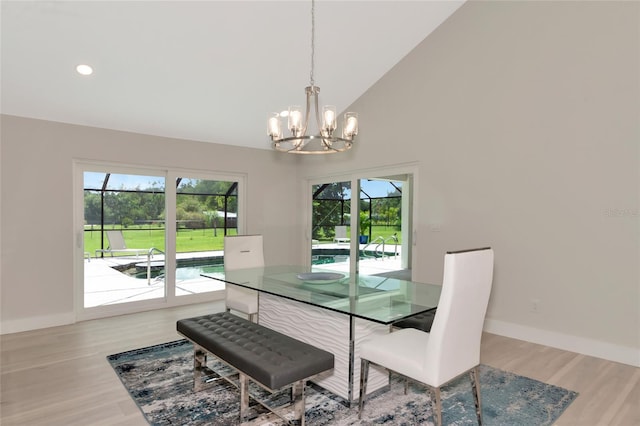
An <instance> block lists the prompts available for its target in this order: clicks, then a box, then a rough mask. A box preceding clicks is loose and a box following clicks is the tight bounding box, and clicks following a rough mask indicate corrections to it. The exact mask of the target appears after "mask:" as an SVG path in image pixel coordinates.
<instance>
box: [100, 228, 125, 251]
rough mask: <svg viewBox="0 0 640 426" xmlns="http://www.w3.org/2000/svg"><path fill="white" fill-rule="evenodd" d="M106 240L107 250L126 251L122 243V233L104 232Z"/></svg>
mask: <svg viewBox="0 0 640 426" xmlns="http://www.w3.org/2000/svg"><path fill="white" fill-rule="evenodd" d="M105 233H106V234H107V240H109V250H126V248H127V246H126V244H125V243H124V235H122V231H105Z"/></svg>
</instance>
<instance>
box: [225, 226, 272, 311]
mask: <svg viewBox="0 0 640 426" xmlns="http://www.w3.org/2000/svg"><path fill="white" fill-rule="evenodd" d="M259 267H264V250H263V245H262V235H234V236H225V237H224V271H225V272H228V271H233V270H237V269H242V268H259ZM225 307H226V310H227V312H230V311H231V310H234V311H238V312H242V313H244V314H246V315H247V316H248V317H249V320H250V321H253V322H256V321H257V314H258V293H257V292H256V291H255V290H251V289H248V288H244V287H239V286H236V285H233V284H229V283H227V284H226V285H225Z"/></svg>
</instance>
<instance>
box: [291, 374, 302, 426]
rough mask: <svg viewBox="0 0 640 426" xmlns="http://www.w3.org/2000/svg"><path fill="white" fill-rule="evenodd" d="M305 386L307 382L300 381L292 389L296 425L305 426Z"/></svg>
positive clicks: (294, 422)
mask: <svg viewBox="0 0 640 426" xmlns="http://www.w3.org/2000/svg"><path fill="white" fill-rule="evenodd" d="M304 385H305V380H299V381H297V382H295V383H294V384H293V386H292V387H291V397H292V399H293V401H292V403H293V404H292V405H293V421H292V423H293V424H294V425H300V426H304V411H305V410H304V400H305V398H304Z"/></svg>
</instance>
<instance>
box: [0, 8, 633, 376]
mask: <svg viewBox="0 0 640 426" xmlns="http://www.w3.org/2000/svg"><path fill="white" fill-rule="evenodd" d="M639 16H640V4H639V3H637V2H537V1H535V2H524V1H518V2H488V1H477V2H468V3H467V4H465V5H464V6H463V7H462V8H460V9H459V10H458V11H457V12H456V14H454V15H453V16H452V17H451V18H450V19H449V20H448V21H447V22H445V23H444V24H443V25H442V26H441V27H440V28H439V29H438V30H437V31H436V32H435V33H434V34H432V35H431V36H430V37H429V38H428V39H427V40H426V41H425V42H423V43H422V44H420V45H419V46H418V47H417V48H416V49H415V51H413V52H412V53H411V54H409V55H408V56H407V57H406V58H405V59H404V60H403V61H402V62H401V63H400V64H399V65H398V66H397V67H395V68H394V69H393V70H391V71H390V72H389V73H388V74H387V75H386V76H385V77H383V78H382V79H381V80H380V81H379V82H378V83H377V84H376V85H375V86H374V87H373V88H372V89H371V90H369V91H368V92H367V93H366V94H365V95H363V96H362V97H361V98H360V99H359V100H358V101H357V102H355V103H354V105H353V108H352V109H353V110H355V111H357V112H359V114H360V123H361V133H360V136H359V140H358V142H357V146H356V147H355V148H354V149H353V150H352V151H351V152H348V153H346V154H338V155H335V156H320V157H315V156H311V157H308V158H294V159H293V158H291V157H290V156H286V155H282V154H277V153H273V152H269V151H256V150H246V149H239V148H232V147H224V146H219V145H212V144H203V143H197V142H189V141H178V140H171V139H163V138H158V137H151V136H142V135H135V134H129V133H122V132H115V131H109V130H101V129H91V128H83V127H78V126H67V125H61V124H56V123H49V122H42V121H36V120H27V119H20V118H15V117H2V138H1V142H0V143H1V144H2V146H1V155H2V158H1V165H2V170H1V177H0V182H1V184H2V211H1V213H0V219H1V220H2V222H1V227H0V228H1V229H2V234H1V238H2V239H1V245H0V248H1V250H2V253H1V256H2V258H1V259H2V261H1V271H0V280H1V285H2V289H1V291H0V298H1V303H2V305H1V308H2V313H1V319H2V321H3V322H4V321H18V320H21V319H25V318H33V317H37V316H44V317H45V318H49V319H54V318H64V317H65V316H66V315H68V314H69V313H72V312H73V288H72V285H73V284H72V270H71V265H72V257H71V250H72V229H71V226H72V223H71V220H72V219H71V216H72V210H71V208H72V206H71V202H72V197H71V163H72V159H73V158H83V159H99V160H100V159H102V160H107V161H123V162H126V163H131V162H132V161H133V160H135V161H136V162H138V161H139V162H140V163H141V164H147V165H150V166H162V165H170V166H173V167H182V168H196V169H198V168H201V169H207V170H223V171H235V172H246V173H248V175H249V182H248V190H249V194H248V200H249V206H248V207H249V218H248V232H251V233H263V234H265V237H266V238H265V244H266V248H267V262H268V263H282V262H288V261H292V262H295V261H297V260H299V259H300V258H301V252H302V249H303V248H304V247H305V244H306V243H305V242H304V239H303V233H302V227H303V226H302V224H303V218H301V217H299V216H300V215H295V214H292V213H291V212H295V211H302V207H303V206H302V205H301V199H302V197H300V194H303V192H302V191H303V188H302V186H301V185H300V184H299V183H298V182H299V181H300V180H304V179H305V178H306V177H309V176H329V175H331V174H345V173H349V172H350V171H352V170H357V169H371V168H375V167H380V166H386V165H391V164H400V163H407V162H417V167H418V169H419V173H418V176H419V181H418V182H417V188H418V192H417V194H415V199H416V203H417V222H418V227H417V232H418V243H417V246H416V250H417V251H418V257H419V259H420V261H419V262H418V264H416V265H414V272H415V278H416V279H418V280H421V281H426V282H439V281H440V280H441V276H442V260H443V254H444V252H445V251H446V250H452V249H460V248H466V247H475V246H480V245H491V246H492V247H493V248H494V249H495V252H496V267H495V280H494V289H493V294H492V300H491V302H490V307H489V312H488V321H487V329H488V330H489V331H493V332H497V333H499V334H504V335H510V336H513V337H517V338H521V339H525V340H531V341H538V342H541V343H544V344H548V345H550V346H556V347H562V348H565V349H569V350H574V351H577V352H582V353H587V354H590V355H595V356H601V357H603V358H608V359H613V360H618V361H621V362H626V363H629V364H634V365H640V356H639V352H640V335H639V330H640V313H639V304H640V270H639V264H640V249H639V238H640V236H639V233H640V217H639V207H640V205H639V204H640V203H639V198H640V177H639V170H640V167H639V165H640V154H639V141H640V129H639V126H640V124H639V123H640V120H639V118H640V82H639V80H640V77H639V76H640V65H639V62H640V57H639V56H640V34H639V28H640V23H639ZM381 48H382V47H381ZM363 60H366V58H363ZM345 72H348V71H347V70H345ZM326 101H327V102H329V101H330V100H329V99H327V100H326ZM296 162H299V163H296ZM296 174H297V177H298V179H293V178H292V176H295V175H296ZM34 191H38V192H37V196H34ZM51 223H54V224H55V225H56V226H55V227H53V228H50V229H49V230H48V231H47V232H42V231H41V230H40V229H37V228H36V227H37V226H39V225H44V226H47V225H48V224H51ZM431 225H438V226H439V228H440V231H439V232H431V231H430V229H431ZM532 299H538V300H540V303H539V310H538V312H537V313H533V312H531V311H530V303H531V302H530V301H531V300H532Z"/></svg>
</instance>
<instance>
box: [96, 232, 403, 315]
mask: <svg viewBox="0 0 640 426" xmlns="http://www.w3.org/2000/svg"><path fill="white" fill-rule="evenodd" d="M363 247H364V246H361V248H363ZM346 248H348V245H346V244H320V245H317V246H314V249H321V250H327V252H329V251H335V250H339V249H346ZM397 251H398V255H397V256H395V257H394V256H389V257H384V258H378V259H372V258H367V259H361V260H360V263H359V268H360V273H361V274H364V275H375V274H389V273H392V272H391V271H395V272H393V273H394V274H398V277H400V278H402V277H403V276H406V275H407V274H408V273H409V272H407V271H406V270H405V271H402V270H401V261H400V258H401V257H400V247H398V248H397ZM223 254H224V253H223V252H222V251H207V252H194V253H178V255H177V259H178V260H179V261H180V260H182V261H184V260H197V259H211V258H220V259H222V257H223ZM335 257H336V258H337V259H336V260H341V261H337V262H334V263H325V264H319V265H315V268H316V269H325V270H331V271H337V272H343V273H344V272H347V273H348V272H349V262H348V259H349V257H348V256H344V255H336V256H335ZM151 261H152V262H155V263H156V264H157V263H158V262H160V263H164V256H163V255H159V254H156V255H154V256H153V257H152V259H151ZM136 263H138V264H146V263H147V256H144V255H141V256H135V255H134V256H113V257H111V256H105V257H103V258H85V260H84V283H85V293H84V304H85V308H90V307H96V306H105V305H113V304H119V303H127V302H134V301H140V300H148V299H155V298H163V297H164V296H165V288H164V280H163V279H162V278H151V280H150V281H149V280H147V278H146V276H145V277H144V278H136V277H134V276H131V275H128V274H125V273H123V272H120V271H118V270H117V269H115V268H114V267H121V266H123V265H131V264H136ZM220 264H222V262H221V261H220ZM207 273H208V274H213V275H215V274H216V272H207ZM219 273H220V274H222V272H221V271H220V272H219ZM176 275H177V276H176V296H184V295H189V294H196V293H204V292H209V291H222V290H224V283H223V282H221V281H216V280H212V279H210V278H204V277H201V276H200V275H199V273H195V272H190V273H189V271H187V273H180V274H176Z"/></svg>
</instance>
